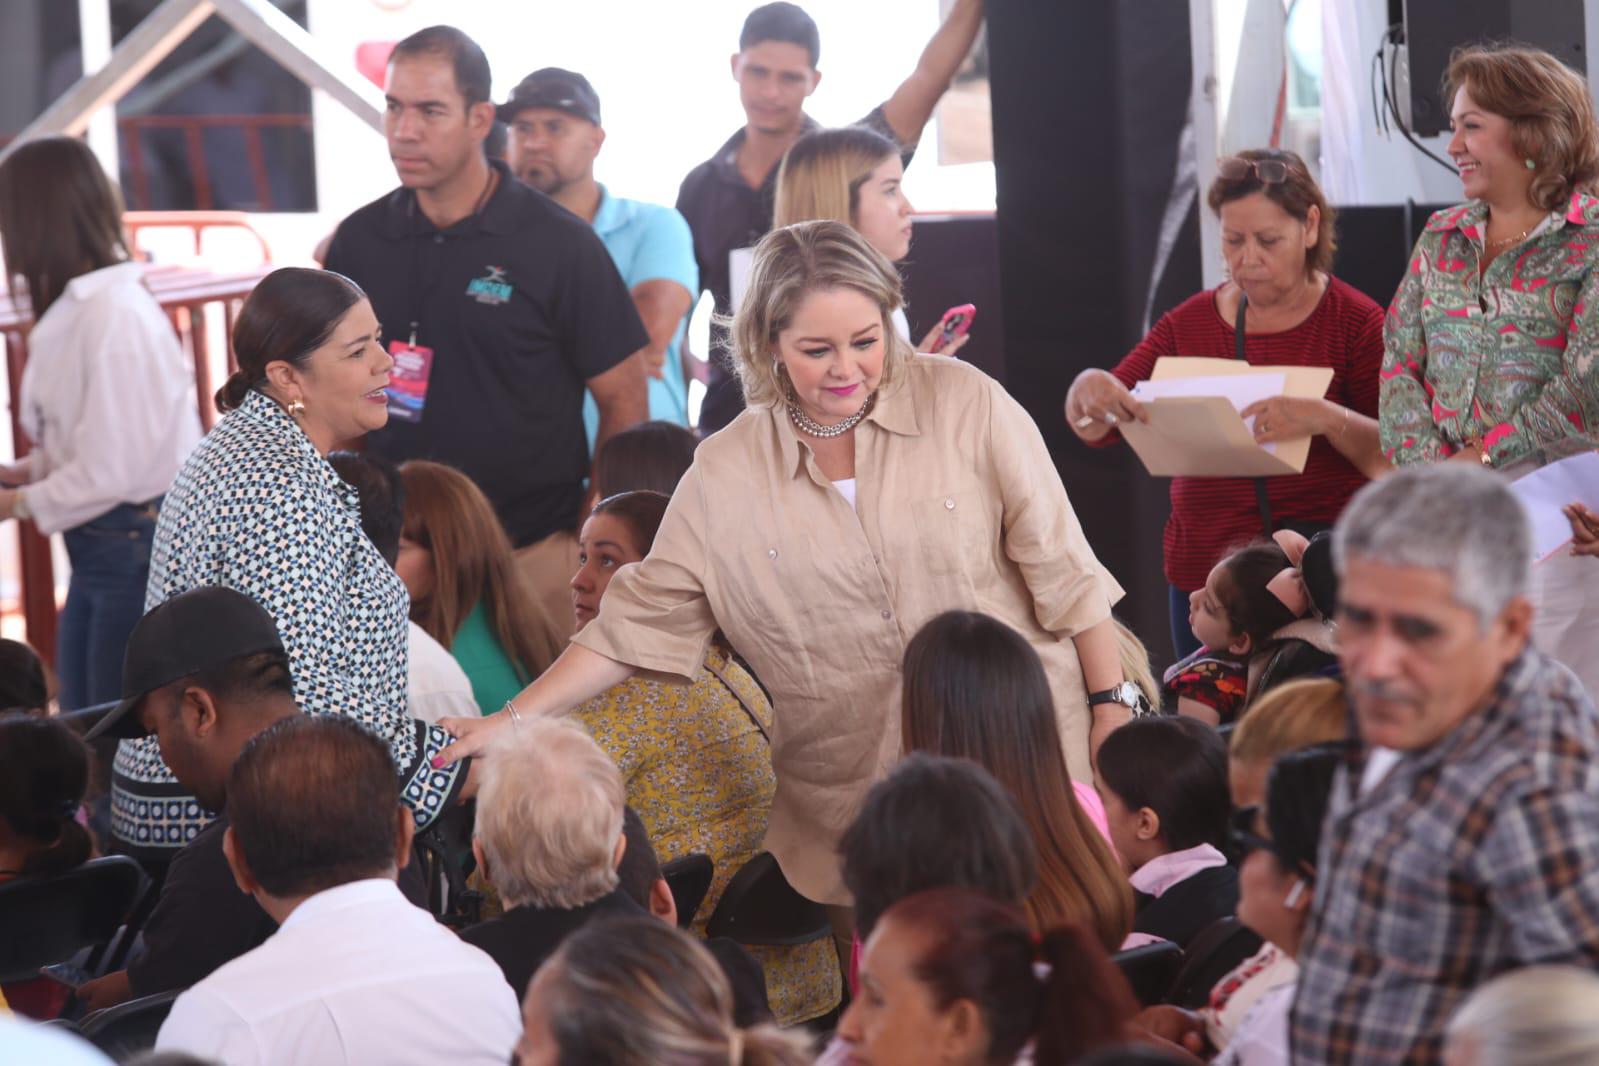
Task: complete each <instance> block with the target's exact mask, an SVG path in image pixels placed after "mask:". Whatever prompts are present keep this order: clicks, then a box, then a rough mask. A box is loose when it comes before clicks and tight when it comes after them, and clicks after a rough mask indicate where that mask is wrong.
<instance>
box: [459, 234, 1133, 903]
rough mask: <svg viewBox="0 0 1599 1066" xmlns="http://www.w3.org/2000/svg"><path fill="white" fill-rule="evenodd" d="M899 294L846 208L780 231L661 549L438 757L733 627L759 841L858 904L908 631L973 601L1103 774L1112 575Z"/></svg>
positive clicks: (1077, 751)
mask: <svg viewBox="0 0 1599 1066" xmlns="http://www.w3.org/2000/svg"><path fill="white" fill-rule="evenodd" d="M899 305H900V288H899V275H898V274H897V273H896V272H895V270H894V267H893V264H892V263H890V262H889V261H888V260H887V259H886V258H884V257H883V256H882V255H881V254H880V253H878V252H876V251H875V250H873V249H872V247H871V246H870V245H868V244H867V243H866V241H865V240H864V239H863V238H862V237H861V236H860V234H858V233H857V232H855V231H854V230H853V229H851V228H850V227H848V226H845V225H842V224H840V223H838V222H806V223H801V224H799V225H795V226H790V227H788V228H786V229H782V230H777V231H775V232H773V233H771V234H769V235H767V237H766V238H764V239H763V240H762V241H761V243H760V245H759V246H758V247H757V248H756V250H755V264H754V271H753V273H752V275H751V285H750V291H749V295H748V296H747V297H746V298H745V301H744V303H743V305H742V306H741V307H740V308H739V312H738V315H737V317H736V318H735V319H734V321H733V324H732V340H733V354H734V357H735V360H736V363H737V367H738V372H739V378H740V381H741V383H742V385H743V388H744V395H745V399H746V401H747V403H748V405H749V406H748V409H747V410H746V411H744V413H743V414H741V415H740V416H739V417H738V418H737V419H735V420H734V421H733V423H732V424H731V425H729V426H728V427H727V428H726V429H725V430H723V431H722V432H720V433H717V434H715V435H714V436H712V437H710V438H709V439H707V440H706V441H704V442H703V443H702V444H701V445H700V446H699V449H698V450H697V451H696V452H695V454H694V465H693V466H692V467H691V468H690V469H689V472H688V473H687V474H686V475H684V477H683V480H682V482H681V483H679V485H678V487H677V491H676V493H674V494H673V496H672V502H671V505H670V506H669V507H668V509H667V512H666V517H665V519H664V520H663V521H662V524H661V528H660V532H659V533H658V534H657V535H656V538H655V543H654V545H653V547H652V548H651V549H650V552H649V554H648V555H647V556H646V557H645V559H644V561H643V562H642V563H640V564H638V565H636V566H627V567H623V568H622V569H620V570H619V571H618V572H617V574H616V576H615V577H614V578H613V579H612V580H611V583H610V585H609V587H608V588H607V590H606V594H605V599H604V602H603V603H602V604H601V605H600V610H599V614H598V616H597V617H596V618H595V619H594V620H593V621H591V622H590V623H589V624H588V625H587V626H585V627H584V628H583V631H582V632H580V633H578V634H577V635H576V636H575V637H574V638H573V642H572V645H571V646H570V647H568V648H567V650H566V651H565V652H564V653H562V655H561V657H560V658H559V659H558V660H556V662H555V665H553V666H552V667H550V669H549V671H548V672H547V673H546V674H545V675H544V676H543V677H541V678H539V679H538V680H537V681H535V682H534V683H533V684H532V685H530V686H529V687H528V688H527V689H526V690H525V691H524V692H522V693H521V694H520V695H518V696H517V697H516V698H515V699H514V700H512V701H511V702H510V704H508V705H507V707H506V710H505V711H504V712H503V713H501V714H496V715H493V716H491V717H488V718H481V719H475V720H469V719H464V718H452V719H445V723H444V724H445V727H446V728H447V729H449V730H450V731H451V732H452V733H454V734H455V735H456V736H457V737H458V738H460V739H459V740H458V741H457V743H456V744H455V745H453V746H452V747H451V748H450V749H449V751H448V752H447V753H446V754H445V756H444V759H446V760H455V759H459V758H461V757H462V756H465V755H473V754H477V753H478V752H480V751H482V750H483V748H484V747H485V745H486V744H487V743H488V741H489V740H490V739H491V737H492V736H493V735H494V734H496V733H498V732H499V731H500V730H502V729H507V728H511V727H512V722H513V721H514V720H515V719H517V718H526V717H529V716H532V715H541V714H565V713H567V712H568V711H570V710H571V709H572V708H573V707H574V706H576V705H577V704H578V703H581V702H582V701H583V700H586V699H590V698H592V697H593V696H596V695H598V694H599V693H601V692H603V691H604V690H606V689H608V688H610V687H611V686H613V685H616V684H619V683H621V682H622V681H625V680H627V679H628V678H629V677H631V676H632V675H633V674H634V672H635V671H638V670H649V671H655V672H657V673H661V674H668V675H673V676H676V677H681V678H683V679H685V680H688V679H691V678H692V677H693V676H694V674H695V673H696V672H697V671H698V669H699V667H700V665H701V663H703V662H704V661H705V653H706V650H707V648H708V647H709V646H710V642H711V639H712V637H713V636H714V635H715V633H716V631H717V630H718V629H720V630H721V631H722V633H724V634H725V635H726V637H727V639H728V641H729V643H730V644H732V646H733V647H736V648H737V649H738V650H739V651H740V652H741V653H742V655H743V656H744V658H745V659H746V660H747V661H748V662H749V663H750V665H751V666H752V667H753V669H754V672H755V675H756V676H757V677H759V678H760V679H761V681H762V682H763V683H764V685H765V686H766V688H767V690H768V692H769V693H770V694H771V698H772V707H773V720H774V724H773V729H772V767H773V769H774V771H775V772H776V775H777V795H776V797H775V798H774V800H773V804H772V815H771V820H770V823H769V826H768V829H767V835H766V848H767V850H768V851H770V852H772V853H773V854H774V855H775V856H776V857H777V859H778V862H779V863H780V865H781V866H782V869H783V872H784V874H785V875H787V877H788V879H789V881H790V882H792V883H793V885H794V887H795V888H797V889H798V890H799V891H800V892H802V893H803V894H804V895H806V896H808V897H810V898H811V899H814V900H817V901H819V902H822V903H826V904H837V905H847V904H848V902H849V894H848V893H847V892H846V890H845V888H844V885H843V882H842V880H841V878H840V875H839V866H838V857H837V848H836V844H837V842H838V839H839V837H840V836H841V835H842V834H843V831H844V828H845V827H846V826H847V825H848V824H849V821H850V819H851V818H852V817H853V816H854V814H855V812H856V810H857V809H858V808H859V806H860V803H861V801H862V799H863V798H864V797H865V794H866V790H867V789H868V788H869V787H870V786H871V784H872V782H873V781H875V780H877V779H878V778H879V777H881V776H882V775H883V773H884V772H885V770H886V769H887V768H888V767H889V766H891V765H892V764H893V763H894V762H895V760H896V759H897V758H898V757H899V750H900V728H899V720H898V715H897V714H896V713H895V709H896V708H897V707H898V706H899V704H900V691H899V690H900V663H901V661H902V660H903V658H904V655H905V646H906V644H907V643H908V642H909V641H910V639H911V637H912V636H914V635H915V633H916V632H917V630H919V629H920V628H921V627H922V626H923V625H924V624H925V623H926V622H927V621H928V620H930V619H931V618H933V617H934V616H935V615H939V614H942V613H943V612H945V611H948V610H956V609H963V610H981V611H984V612H986V613H987V614H990V615H992V616H994V617H995V618H998V619H999V620H1001V621H1002V622H1004V623H1005V624H1006V625H1009V626H1010V627H1011V628H1013V629H1015V630H1016V631H1017V632H1019V633H1021V634H1022V636H1023V637H1024V638H1025V639H1026V640H1027V641H1028V643H1029V644H1031V645H1032V646H1033V648H1034V649H1035V650H1036V651H1037V652H1038V654H1039V657H1040V659H1041V660H1042V661H1043V663H1044V669H1045V673H1046V674H1047V675H1048V677H1049V683H1050V688H1051V690H1052V693H1053V695H1054V700H1055V706H1056V713H1057V715H1058V716H1059V726H1060V730H1059V731H1060V734H1061V739H1062V743H1063V746H1064V748H1065V755H1066V762H1067V767H1068V769H1069V771H1070V773H1071V776H1072V777H1074V778H1076V779H1077V780H1080V781H1089V780H1091V769H1090V744H1091V740H1090V738H1091V735H1092V737H1093V739H1094V740H1095V741H1097V740H1098V738H1099V737H1101V736H1103V735H1104V734H1105V733H1107V732H1108V731H1109V730H1111V729H1113V728H1115V727H1116V726H1118V725H1120V724H1121V723H1122V722H1124V721H1125V720H1126V719H1127V718H1128V717H1129V716H1130V714H1131V710H1130V707H1129V705H1130V704H1131V703H1132V702H1133V701H1132V700H1130V699H1129V698H1128V693H1127V689H1130V688H1132V686H1130V685H1127V686H1124V685H1123V684H1122V681H1123V678H1122V668H1121V660H1120V657H1119V655H1118V651H1117V645H1116V631H1115V628H1114V627H1113V625H1112V622H1111V617H1110V608H1111V605H1112V604H1113V603H1114V602H1115V601H1116V600H1118V599H1119V598H1120V597H1121V588H1120V587H1119V586H1118V585H1117V584H1116V581H1115V579H1113V578H1112V577H1111V576H1110V574H1109V573H1108V572H1107V571H1106V570H1105V569H1104V568H1103V567H1102V566H1100V564H1099V562H1098V561H1097V560H1096V559H1095V558H1094V554H1093V551H1092V550H1091V549H1090V548H1089V546H1088V542H1087V540H1086V539H1085V538H1084V536H1083V531H1082V527H1081V526H1080V525H1079V524H1078V521H1077V516H1076V514H1075V513H1074V512H1073V511H1072V506H1071V502H1070V501H1069V500H1068V499H1067V498H1066V491H1065V489H1064V488H1063V487H1062V486H1061V483H1060V477H1059V475H1058V474H1057V473H1056V472H1055V465H1054V463H1053V461H1052V460H1051V458H1050V455H1049V452H1048V450H1047V449H1046V448H1045V447H1044V442H1043V439H1042V437H1041V436H1040V435H1039V432H1038V428H1037V427H1036V426H1035V425H1034V424H1033V422H1032V419H1030V418H1029V417H1028V416H1027V414H1026V412H1025V411H1023V410H1022V408H1021V406H1020V405H1019V404H1018V403H1016V401H1015V400H1013V399H1011V397H1010V396H1009V395H1008V394H1007V393H1006V392H1005V390H1004V389H1003V388H1001V387H1000V385H999V384H998V383H997V382H995V381H994V380H992V379H991V378H989V377H987V376H986V375H984V374H983V373H982V372H981V371H979V370H977V369H975V368H974V367H970V366H966V365H964V364H962V363H959V362H956V361H954V360H950V359H942V358H936V357H931V358H921V357H917V358H912V357H911V353H910V350H909V348H908V346H907V345H906V344H905V343H904V341H902V340H901V339H900V338H899V336H898V335H897V334H895V333H894V331H893V329H892V327H891V325H890V323H889V317H890V315H891V314H892V313H893V311H894V309H895V308H897V307H898V306H899ZM1091 704H1093V707H1092V709H1091ZM1091 723H1092V724H1091Z"/></svg>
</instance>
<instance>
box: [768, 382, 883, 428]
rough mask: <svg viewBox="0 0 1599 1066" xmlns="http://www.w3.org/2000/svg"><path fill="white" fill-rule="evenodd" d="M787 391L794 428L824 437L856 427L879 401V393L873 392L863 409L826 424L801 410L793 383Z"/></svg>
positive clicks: (788, 406) (788, 405)
mask: <svg viewBox="0 0 1599 1066" xmlns="http://www.w3.org/2000/svg"><path fill="white" fill-rule="evenodd" d="M787 393H788V395H787V396H786V397H785V398H784V404H785V406H786V407H787V408H788V419H789V421H790V422H793V423H794V428H795V429H797V430H799V431H800V432H801V433H804V434H805V435H806V436H809V437H822V438H824V439H826V438H829V437H841V436H843V435H844V434H846V433H848V432H849V431H850V430H852V429H854V428H855V426H856V424H857V423H859V422H860V420H861V419H863V418H865V417H866V416H867V415H869V414H871V413H872V408H873V407H874V406H875V405H876V403H877V393H876V392H873V393H872V394H871V395H870V396H868V397H866V402H865V403H863V404H861V409H860V410H859V411H856V412H855V413H854V414H852V415H850V416H849V417H848V418H846V419H844V421H842V422H840V423H838V424H837V425H834V426H824V425H822V424H821V423H820V422H818V421H816V419H814V418H812V417H811V416H810V415H808V414H806V413H805V412H804V411H803V410H801V408H800V405H799V397H797V396H795V395H794V386H793V384H792V383H790V384H789V386H788V389H787Z"/></svg>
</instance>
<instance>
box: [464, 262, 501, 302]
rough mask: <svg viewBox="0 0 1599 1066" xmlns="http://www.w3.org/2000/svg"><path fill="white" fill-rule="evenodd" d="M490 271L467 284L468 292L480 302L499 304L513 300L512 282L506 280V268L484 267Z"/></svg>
mask: <svg viewBox="0 0 1599 1066" xmlns="http://www.w3.org/2000/svg"><path fill="white" fill-rule="evenodd" d="M483 269H484V270H486V271H488V273H486V274H484V275H483V276H482V277H481V278H473V279H472V281H471V282H469V283H468V284H467V286H466V294H467V295H468V296H470V297H472V299H474V300H476V301H477V302H478V303H480V304H489V305H490V306H497V305H499V304H503V303H509V302H510V300H511V283H510V282H508V281H506V280H505V268H504V267H497V266H490V267H484V268H483Z"/></svg>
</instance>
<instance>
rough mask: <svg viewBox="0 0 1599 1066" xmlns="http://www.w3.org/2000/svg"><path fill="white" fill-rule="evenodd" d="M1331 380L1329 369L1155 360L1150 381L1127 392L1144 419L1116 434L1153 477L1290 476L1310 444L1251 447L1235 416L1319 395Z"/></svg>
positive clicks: (1290, 442)
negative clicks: (1262, 404) (1276, 400)
mask: <svg viewBox="0 0 1599 1066" xmlns="http://www.w3.org/2000/svg"><path fill="white" fill-rule="evenodd" d="M1332 377H1333V372H1332V368H1331V367H1299V366H1250V365H1249V364H1247V363H1241V362H1239V361H1238V360H1235V359H1198V358H1187V357H1183V358H1161V359H1158V360H1156V361H1155V370H1154V373H1153V374H1151V375H1150V379H1149V380H1148V381H1147V382H1140V383H1139V385H1138V387H1137V388H1135V389H1134V390H1133V395H1134V396H1135V397H1136V398H1137V399H1138V400H1139V401H1140V402H1141V403H1143V404H1144V407H1145V410H1146V411H1147V413H1148V415H1149V421H1148V422H1132V423H1124V424H1123V425H1121V426H1120V427H1119V428H1120V429H1121V433H1122V436H1123V437H1124V438H1126V440H1127V443H1128V444H1129V445H1131V446H1132V449H1133V451H1134V452H1136V453H1137V454H1138V458H1139V459H1141V460H1142V461H1143V463H1144V466H1145V468H1147V469H1148V470H1149V472H1150V473H1151V474H1153V475H1155V476H1156V477H1269V476H1272V475H1276V474H1298V473H1301V472H1303V471H1304V469H1305V461H1306V459H1308V458H1309V456H1310V438H1309V437H1308V436H1306V437H1299V438H1296V439H1293V440H1285V441H1279V442H1277V443H1275V444H1265V445H1263V444H1258V443H1256V441H1255V438H1254V434H1253V433H1252V432H1251V431H1250V427H1249V426H1248V425H1247V424H1246V423H1245V421H1244V418H1243V416H1242V415H1241V414H1240V413H1239V412H1240V411H1242V410H1243V409H1244V408H1245V407H1247V406H1249V405H1250V404H1252V403H1255V402H1257V401H1259V400H1263V399H1267V398H1268V397H1271V396H1300V397H1311V398H1315V397H1320V396H1323V395H1325V394H1326V392H1327V387H1328V386H1329V385H1331V384H1332Z"/></svg>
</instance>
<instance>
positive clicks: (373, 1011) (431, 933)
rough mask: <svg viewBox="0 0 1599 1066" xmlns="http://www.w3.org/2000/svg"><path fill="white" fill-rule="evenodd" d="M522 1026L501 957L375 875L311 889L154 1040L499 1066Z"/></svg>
mask: <svg viewBox="0 0 1599 1066" xmlns="http://www.w3.org/2000/svg"><path fill="white" fill-rule="evenodd" d="M521 1032H522V1018H521V1013H520V1011H519V1009H518V1005H517V1002H516V995H515V994H514V993H513V992H512V991H511V987H510V985H508V984H506V983H505V975H504V974H502V973H501V972H500V968H499V966H498V965H496V964H495V962H494V960H493V959H491V958H489V956H488V955H486V954H485V953H483V952H482V951H480V950H478V949H477V948H475V947H472V946H471V945H470V944H466V943H463V942H462V941H461V940H460V939H459V938H457V937H456V935H455V934H454V933H452V932H450V930H448V929H446V928H445V927H444V926H442V925H440V924H438V922H436V921H434V919H433V916H432V915H430V914H429V913H428V912H426V911H424V910H422V909H420V908H418V907H415V906H412V905H411V903H409V902H408V901H407V900H406V898H405V897H404V896H402V895H401V894H400V890H399V889H398V888H397V887H395V884H394V882H393V881H390V880H386V879H373V880H365V881H352V882H350V883H348V884H343V885H339V886H338V887H337V888H330V889H328V890H327V891H325V892H319V893H317V894H316V895H314V896H312V897H310V898H309V899H307V900H306V901H305V902H304V903H301V904H300V905H299V906H298V907H296V908H295V909H294V912H293V913H292V914H290V915H289V917H288V918H287V919H286V920H285V921H284V922H283V925H282V927H281V928H280V929H279V930H278V931H277V932H276V933H275V934H273V936H272V937H271V939H269V940H268V941H267V942H266V943H264V944H262V945H261V946H260V947H258V948H256V949H255V950H254V951H250V952H248V953H246V954H244V955H241V956H239V957H238V958H237V959H234V960H233V961H232V962H230V963H228V964H227V965H225V966H223V967H222V968H221V969H219V970H217V971H216V972H215V973H213V974H211V976H210V977H207V978H206V979H205V980H203V981H201V982H200V983H199V984H197V985H195V986H194V987H193V988H191V989H189V990H188V991H187V992H185V993H183V995H181V996H179V997H178V999H177V1001H176V1002H175V1003H174V1004H173V1005H172V1013H171V1014H169V1015H168V1016H167V1020H166V1023H165V1024H163V1025H162V1026H161V1034H160V1036H159V1037H158V1038H157V1039H156V1048H157V1049H158V1050H161V1051H166V1050H169V1049H170V1050H177V1051H186V1052H188V1053H190V1054H193V1055H197V1056H199V1057H200V1058H206V1059H214V1060H216V1061H218V1062H222V1063H225V1064H226V1066H252V1064H255V1063H261V1064H272V1066H296V1064H299V1066H341V1064H349V1066H367V1064H370V1063H384V1064H385V1066H405V1064H407V1063H417V1064H422V1063H429V1064H431V1063H441V1062H448V1063H451V1064H452V1066H472V1064H476V1063H481V1064H483V1066H490V1064H492V1066H504V1064H505V1063H506V1061H508V1060H509V1059H510V1056H511V1049H512V1048H513V1047H514V1046H515V1044H516V1041H517V1039H518V1037H519V1036H520V1035H521Z"/></svg>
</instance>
